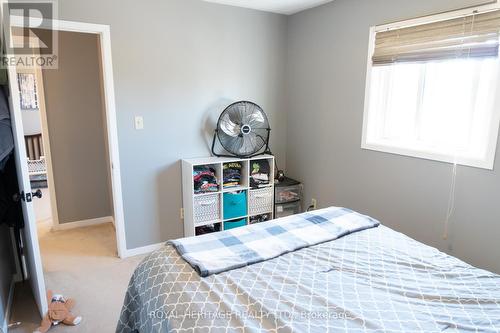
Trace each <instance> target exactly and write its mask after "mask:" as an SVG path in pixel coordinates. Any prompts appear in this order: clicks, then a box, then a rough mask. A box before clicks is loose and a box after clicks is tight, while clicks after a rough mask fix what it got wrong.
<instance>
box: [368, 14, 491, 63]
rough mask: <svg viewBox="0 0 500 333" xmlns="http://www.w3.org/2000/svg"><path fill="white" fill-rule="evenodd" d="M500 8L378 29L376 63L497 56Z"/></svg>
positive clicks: (374, 60) (375, 52)
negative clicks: (458, 16) (435, 20)
mask: <svg viewBox="0 0 500 333" xmlns="http://www.w3.org/2000/svg"><path fill="white" fill-rule="evenodd" d="M499 40H500V10H495V11H492V12H487V13H481V14H474V15H469V16H463V17H460V18H454V19H450V20H445V21H439V22H433V23H428V24H422V25H417V26H412V27H407V28H401V29H394V30H388V31H382V32H377V34H376V36H375V51H374V54H373V65H387V64H392V63H396V62H398V63H399V62H425V61H433V60H444V59H453V58H477V57H498V53H499V52H498V48H499Z"/></svg>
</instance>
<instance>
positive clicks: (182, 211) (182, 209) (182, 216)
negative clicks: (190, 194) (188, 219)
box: [181, 208, 184, 220]
mask: <svg viewBox="0 0 500 333" xmlns="http://www.w3.org/2000/svg"><path fill="white" fill-rule="evenodd" d="M181 220H184V208H181Z"/></svg>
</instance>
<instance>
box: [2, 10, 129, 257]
mask: <svg viewBox="0 0 500 333" xmlns="http://www.w3.org/2000/svg"><path fill="white" fill-rule="evenodd" d="M44 24H47V26H46V27H47V28H51V29H54V30H57V31H71V32H81V33H91V34H97V35H98V36H99V42H100V49H101V59H102V74H103V75H102V80H103V88H104V100H105V106H106V120H107V135H108V148H109V155H110V156H109V157H110V169H111V172H110V174H111V188H112V192H113V209H114V223H115V227H116V242H117V251H118V256H119V257H120V258H124V256H125V255H124V253H126V251H127V242H126V236H125V218H124V212H123V195H122V184H121V171H120V152H119V144H118V126H117V120H116V105H115V90H114V79H113V61H112V53H111V33H110V27H109V25H103V24H94V23H83V22H74V21H64V20H45V21H44ZM11 25H13V26H23V18H22V17H18V16H11ZM42 27H43V26H42Z"/></svg>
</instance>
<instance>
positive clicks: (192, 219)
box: [182, 155, 275, 237]
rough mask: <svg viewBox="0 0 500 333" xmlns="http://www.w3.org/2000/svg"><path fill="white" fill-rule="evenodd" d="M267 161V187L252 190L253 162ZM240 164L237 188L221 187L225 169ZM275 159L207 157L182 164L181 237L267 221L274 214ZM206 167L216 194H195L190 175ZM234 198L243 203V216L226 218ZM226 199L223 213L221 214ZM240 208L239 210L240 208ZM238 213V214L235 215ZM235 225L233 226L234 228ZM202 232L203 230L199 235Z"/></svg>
mask: <svg viewBox="0 0 500 333" xmlns="http://www.w3.org/2000/svg"><path fill="white" fill-rule="evenodd" d="M261 160H267V161H268V163H269V184H261V185H260V186H258V187H256V186H254V187H253V188H252V186H251V182H250V177H251V173H252V168H253V165H254V164H255V163H254V162H255V161H261ZM234 162H237V163H240V164H241V166H242V169H241V179H240V182H239V184H238V185H233V186H230V187H228V186H224V182H223V172H224V171H223V170H224V165H226V164H230V163H234ZM274 165H275V164H274V156H272V155H259V156H255V157H252V158H244V159H239V158H225V157H207V158H193V159H184V160H182V196H183V206H184V207H183V210H184V237H191V236H197V235H199V234H202V233H206V231H207V228H209V229H210V230H213V231H221V230H226V229H227V228H230V226H231V224H233V226H234V225H236V224H237V225H247V224H250V223H251V221H256V220H260V219H264V217H265V218H267V219H269V220H271V219H273V214H274V209H273V208H274ZM200 166H209V167H211V168H212V169H214V170H215V175H216V178H217V184H218V187H217V191H213V190H212V191H207V192H203V191H202V192H195V184H194V179H193V171H194V168H195V167H200ZM233 196H234V197H235V198H236V197H238V198H239V199H238V200H240V199H241V200H245V203H244V205H245V207H244V208H245V209H244V212H241V213H240V214H237V215H234V214H233V215H231V216H228V215H229V214H228V211H229V210H230V209H229V208H230V206H228V204H229V201H230V200H233V199H232V198H233ZM224 197H226V200H227V202H226V206H227V207H226V212H225V211H224V206H225V205H224ZM240 208H242V207H240ZM236 213H237V212H236ZM235 223H236V224H235ZM202 229H205V231H204V232H202Z"/></svg>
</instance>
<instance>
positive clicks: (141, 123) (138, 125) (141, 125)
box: [135, 116, 144, 130]
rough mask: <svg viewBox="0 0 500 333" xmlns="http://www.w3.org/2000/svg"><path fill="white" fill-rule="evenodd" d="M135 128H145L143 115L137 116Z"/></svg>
mask: <svg viewBox="0 0 500 333" xmlns="http://www.w3.org/2000/svg"><path fill="white" fill-rule="evenodd" d="M135 129H136V130H141V129H144V118H142V117H141V116H136V117H135Z"/></svg>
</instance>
